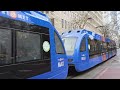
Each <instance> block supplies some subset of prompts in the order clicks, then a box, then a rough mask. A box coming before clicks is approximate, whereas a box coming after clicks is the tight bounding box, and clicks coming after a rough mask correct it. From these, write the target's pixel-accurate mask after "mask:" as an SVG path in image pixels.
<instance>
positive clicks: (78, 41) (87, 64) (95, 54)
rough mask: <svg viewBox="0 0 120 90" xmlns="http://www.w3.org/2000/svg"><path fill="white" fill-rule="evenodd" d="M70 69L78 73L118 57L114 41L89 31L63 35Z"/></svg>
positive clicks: (77, 31)
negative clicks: (73, 68)
mask: <svg viewBox="0 0 120 90" xmlns="http://www.w3.org/2000/svg"><path fill="white" fill-rule="evenodd" d="M61 37H62V40H63V43H64V46H65V50H66V53H67V57H68V63H69V67H70V66H74V67H75V69H76V71H78V72H81V71H84V70H87V69H89V68H91V67H93V66H95V65H97V64H99V63H101V62H103V61H105V60H108V59H109V58H111V57H112V56H115V55H116V44H115V42H114V41H112V40H110V39H108V38H104V37H102V36H100V35H98V34H96V33H94V32H91V31H88V30H85V29H83V30H72V31H68V32H64V33H62V36H61Z"/></svg>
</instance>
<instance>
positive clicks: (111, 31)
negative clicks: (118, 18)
mask: <svg viewBox="0 0 120 90" xmlns="http://www.w3.org/2000/svg"><path fill="white" fill-rule="evenodd" d="M116 27H117V22H116V23H113V22H112V21H111V22H110V23H107V24H105V25H103V26H98V27H96V28H98V31H99V32H100V33H101V34H102V35H103V36H104V37H108V38H110V39H113V38H114V37H118V33H117V31H116Z"/></svg>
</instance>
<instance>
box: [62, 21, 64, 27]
mask: <svg viewBox="0 0 120 90" xmlns="http://www.w3.org/2000/svg"><path fill="white" fill-rule="evenodd" d="M62 28H64V20H63V19H62Z"/></svg>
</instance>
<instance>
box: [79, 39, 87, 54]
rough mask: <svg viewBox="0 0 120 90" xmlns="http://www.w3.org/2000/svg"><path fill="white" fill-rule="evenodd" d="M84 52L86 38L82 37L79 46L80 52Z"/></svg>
mask: <svg viewBox="0 0 120 90" xmlns="http://www.w3.org/2000/svg"><path fill="white" fill-rule="evenodd" d="M85 50H86V38H85V37H84V38H83V40H82V42H81V45H80V51H81V52H83V51H85Z"/></svg>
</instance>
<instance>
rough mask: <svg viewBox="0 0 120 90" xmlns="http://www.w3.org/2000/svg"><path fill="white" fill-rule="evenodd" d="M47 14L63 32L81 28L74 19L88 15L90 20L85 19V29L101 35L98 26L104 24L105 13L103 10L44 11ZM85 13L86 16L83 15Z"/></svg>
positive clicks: (59, 30) (58, 29) (60, 31)
mask: <svg viewBox="0 0 120 90" xmlns="http://www.w3.org/2000/svg"><path fill="white" fill-rule="evenodd" d="M42 12H43V13H45V14H47V15H48V17H49V18H50V19H51V21H52V24H53V25H54V26H55V28H56V29H57V31H58V32H59V33H60V34H61V33H62V32H64V31H68V30H73V29H79V25H77V24H74V19H76V20H77V19H78V18H80V17H81V18H85V17H86V15H88V16H87V17H88V20H86V21H85V26H84V28H85V29H88V30H91V31H93V32H95V33H98V34H100V35H101V33H100V32H99V30H98V29H97V28H96V27H98V26H101V25H103V15H102V14H103V13H102V11H89V13H88V11H42ZM83 13H85V17H82V16H83ZM80 15H81V16H80Z"/></svg>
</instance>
